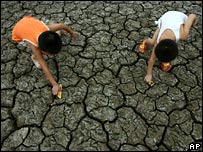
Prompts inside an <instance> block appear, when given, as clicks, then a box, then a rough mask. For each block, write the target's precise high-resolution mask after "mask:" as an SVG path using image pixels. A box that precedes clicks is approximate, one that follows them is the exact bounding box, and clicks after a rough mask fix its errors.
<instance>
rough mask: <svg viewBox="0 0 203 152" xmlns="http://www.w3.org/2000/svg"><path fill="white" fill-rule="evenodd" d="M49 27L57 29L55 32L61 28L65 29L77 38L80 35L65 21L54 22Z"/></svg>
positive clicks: (53, 29)
mask: <svg viewBox="0 0 203 152" xmlns="http://www.w3.org/2000/svg"><path fill="white" fill-rule="evenodd" d="M48 27H49V29H50V30H51V31H55V32H56V31H59V30H65V31H66V32H68V33H70V34H71V35H72V37H73V38H75V39H76V38H77V37H78V34H77V33H76V32H75V31H74V30H72V29H71V28H70V27H69V26H67V25H66V24H64V23H59V24H53V25H49V26H48Z"/></svg>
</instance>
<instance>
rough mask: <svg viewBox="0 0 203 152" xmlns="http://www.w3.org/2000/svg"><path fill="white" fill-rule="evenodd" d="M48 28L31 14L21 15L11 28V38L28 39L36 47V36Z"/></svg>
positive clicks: (16, 39)
mask: <svg viewBox="0 0 203 152" xmlns="http://www.w3.org/2000/svg"><path fill="white" fill-rule="evenodd" d="M48 30H49V28H48V27H47V26H46V25H45V24H44V23H43V22H42V21H39V20H37V19H35V18H33V17H31V16H25V17H23V18H22V19H21V20H20V21H19V22H18V23H17V24H16V25H15V26H14V28H13V31H12V39H13V40H14V41H16V42H18V43H19V42H22V41H28V42H30V43H32V44H33V45H35V46H37V47H38V37H39V35H40V34H41V33H42V32H44V31H48Z"/></svg>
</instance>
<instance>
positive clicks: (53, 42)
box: [38, 31, 62, 54]
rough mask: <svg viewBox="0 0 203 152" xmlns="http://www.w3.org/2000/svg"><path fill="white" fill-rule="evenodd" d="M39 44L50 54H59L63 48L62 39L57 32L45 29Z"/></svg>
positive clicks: (40, 36)
mask: <svg viewBox="0 0 203 152" xmlns="http://www.w3.org/2000/svg"><path fill="white" fill-rule="evenodd" d="M38 45H39V48H40V49H41V50H42V51H44V52H46V53H48V54H57V53H58V52H59V51H60V50H61V46H62V41H61V38H60V36H59V35H58V34H57V33H56V32H53V31H45V32H43V33H41V34H40V35H39V38H38Z"/></svg>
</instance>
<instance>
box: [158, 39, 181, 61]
mask: <svg viewBox="0 0 203 152" xmlns="http://www.w3.org/2000/svg"><path fill="white" fill-rule="evenodd" d="M155 55H156V57H157V58H158V59H159V60H160V61H161V62H170V61H171V60H173V59H175V57H176V56H177V55H178V46H177V44H176V42H174V41H173V40H170V39H165V40H162V41H160V42H159V43H158V44H157V46H156V48H155Z"/></svg>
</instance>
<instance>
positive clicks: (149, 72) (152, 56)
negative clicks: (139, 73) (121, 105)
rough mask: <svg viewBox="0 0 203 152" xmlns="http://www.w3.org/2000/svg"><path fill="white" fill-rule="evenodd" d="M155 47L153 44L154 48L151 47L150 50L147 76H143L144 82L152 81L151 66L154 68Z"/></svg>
mask: <svg viewBox="0 0 203 152" xmlns="http://www.w3.org/2000/svg"><path fill="white" fill-rule="evenodd" d="M155 47H156V44H155V46H154V47H153V50H152V53H151V56H150V59H149V61H148V67H147V75H146V76H145V81H146V82H149V81H151V80H152V69H153V66H154V62H155V59H156V55H155Z"/></svg>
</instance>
